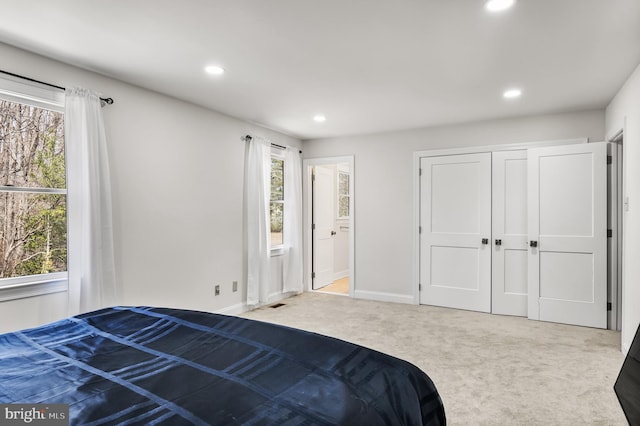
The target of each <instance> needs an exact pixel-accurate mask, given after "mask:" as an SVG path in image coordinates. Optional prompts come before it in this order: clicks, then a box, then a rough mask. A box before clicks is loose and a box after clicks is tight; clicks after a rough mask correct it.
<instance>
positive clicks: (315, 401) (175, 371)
mask: <svg viewBox="0 0 640 426" xmlns="http://www.w3.org/2000/svg"><path fill="white" fill-rule="evenodd" d="M0 403H49V404H53V403H64V404H69V406H70V407H69V414H70V418H71V423H72V424H81V425H90V424H118V423H122V422H125V423H130V424H136V423H137V424H166V425H180V424H256V425H267V424H277V425H284V424H289V425H300V424H305V425H311V424H348V425H356V424H362V425H377V424H388V425H419V424H434V425H438V424H445V416H444V408H443V406H442V402H441V400H440V397H439V396H438V393H437V391H436V389H435V387H434V385H433V383H432V382H431V380H430V379H429V377H427V375H426V374H424V373H423V372H422V371H421V370H419V369H418V368H416V367H415V366H413V365H412V364H409V363H407V362H405V361H403V360H400V359H397V358H393V357H391V356H388V355H385V354H382V353H380V352H376V351H373V350H370V349H367V348H363V347H361V346H358V345H354V344H351V343H347V342H343V341H340V340H337V339H333V338H329V337H325V336H321V335H318V334H314V333H309V332H305V331H301V330H296V329H292V328H288V327H282V326H278V325H273V324H268V323H262V322H258V321H252V320H247V319H243V318H237V317H231V316H225V315H216V314H210V313H203V312H196V311H186V310H179V309H165V308H148V307H140V308H127V307H116V308H109V309H103V310H99V311H95V312H91V313H87V314H83V315H78V316H76V317H71V318H68V319H65V320H62V321H58V322H55V323H52V324H49V325H45V326H42V327H38V328H34V329H30V330H25V331H21V332H15V333H8V334H4V335H0Z"/></svg>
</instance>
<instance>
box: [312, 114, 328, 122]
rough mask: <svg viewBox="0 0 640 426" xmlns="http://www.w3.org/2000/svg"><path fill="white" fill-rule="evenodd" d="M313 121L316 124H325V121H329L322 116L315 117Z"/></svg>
mask: <svg viewBox="0 0 640 426" xmlns="http://www.w3.org/2000/svg"><path fill="white" fill-rule="evenodd" d="M313 121H315V122H316V123H324V122H325V121H327V117H325V116H324V115H322V114H318V115H314V116H313Z"/></svg>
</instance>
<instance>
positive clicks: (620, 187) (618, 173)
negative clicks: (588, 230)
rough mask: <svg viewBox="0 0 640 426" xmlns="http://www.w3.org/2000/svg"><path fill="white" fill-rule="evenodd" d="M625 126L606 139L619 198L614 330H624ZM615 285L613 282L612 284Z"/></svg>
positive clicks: (617, 201) (616, 234)
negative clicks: (611, 157)
mask: <svg viewBox="0 0 640 426" xmlns="http://www.w3.org/2000/svg"><path fill="white" fill-rule="evenodd" d="M625 127H626V119H625V121H624V124H623V127H622V128H620V129H618V130H617V131H616V132H615V133H613V134H612V135H611V136H609V137H608V138H607V139H606V140H607V141H608V142H609V143H610V144H611V150H612V153H611V154H612V156H613V158H614V161H613V167H615V170H614V173H615V175H614V176H613V178H615V179H616V193H617V194H616V195H617V199H616V200H615V201H616V202H615V206H614V212H613V214H615V217H614V218H612V220H615V222H616V233H615V234H614V236H613V237H614V239H615V247H614V249H615V252H616V253H615V254H616V258H615V263H616V264H615V265H611V267H612V268H615V274H613V275H614V276H615V279H616V283H615V287H612V288H613V294H612V296H614V297H615V299H614V300H612V302H613V311H614V312H613V313H612V318H610V320H611V322H612V324H613V322H614V321H615V327H610V328H611V329H613V330H617V331H621V330H622V309H623V307H622V305H623V299H624V285H625V283H624V277H623V271H624V262H625V257H624V252H623V248H624V241H623V236H624V219H625V215H624V212H625V194H626V192H625V178H624V168H625V165H626V164H625V156H624V135H625ZM612 285H613V284H612Z"/></svg>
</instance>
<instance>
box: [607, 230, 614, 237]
mask: <svg viewBox="0 0 640 426" xmlns="http://www.w3.org/2000/svg"><path fill="white" fill-rule="evenodd" d="M611 237H613V229H607V238H611Z"/></svg>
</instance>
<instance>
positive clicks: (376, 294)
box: [353, 289, 414, 305]
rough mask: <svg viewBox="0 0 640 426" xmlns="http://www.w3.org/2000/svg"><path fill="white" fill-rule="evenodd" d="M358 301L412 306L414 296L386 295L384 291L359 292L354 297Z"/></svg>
mask: <svg viewBox="0 0 640 426" xmlns="http://www.w3.org/2000/svg"><path fill="white" fill-rule="evenodd" d="M353 297H354V298H356V299H366V300H376V301H378V302H393V303H405V304H409V305H412V304H413V303H414V302H413V296H411V295H407V294H397V293H386V292H382V291H367V290H357V289H356V291H355V292H354V295H353Z"/></svg>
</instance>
